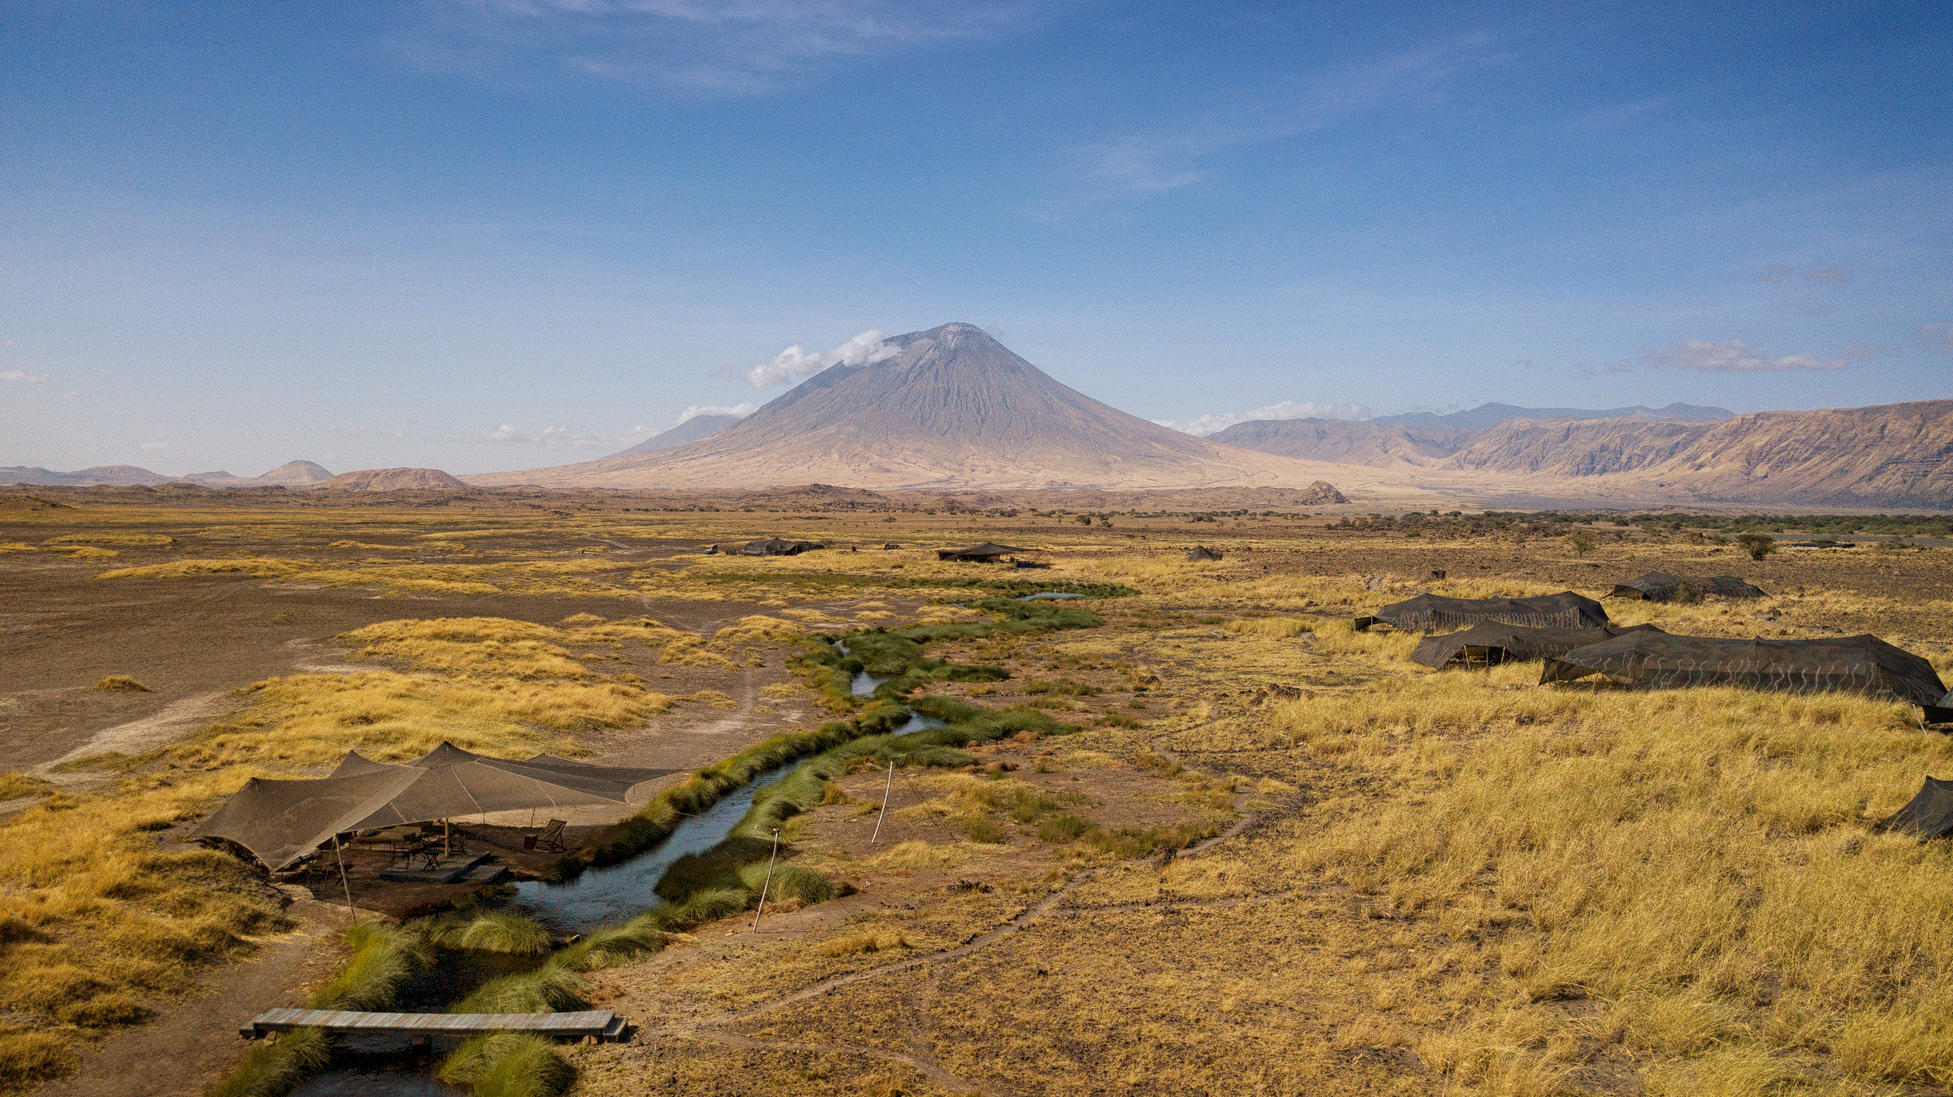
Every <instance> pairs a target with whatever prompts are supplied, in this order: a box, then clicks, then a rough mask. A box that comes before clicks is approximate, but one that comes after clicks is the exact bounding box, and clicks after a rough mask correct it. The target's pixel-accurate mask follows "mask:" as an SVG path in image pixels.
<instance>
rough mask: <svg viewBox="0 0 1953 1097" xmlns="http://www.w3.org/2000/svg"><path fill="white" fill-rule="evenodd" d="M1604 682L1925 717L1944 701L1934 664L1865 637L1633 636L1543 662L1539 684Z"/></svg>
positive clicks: (1590, 645)
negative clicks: (1846, 704) (1888, 703)
mask: <svg viewBox="0 0 1953 1097" xmlns="http://www.w3.org/2000/svg"><path fill="white" fill-rule="evenodd" d="M1594 674H1598V675H1603V676H1605V677H1606V678H1607V679H1608V680H1609V681H1612V682H1615V683H1617V684H1619V685H1624V686H1637V687H1643V688H1654V689H1663V688H1675V687H1684V686H1742V687H1745V688H1748V689H1761V690H1775V691H1778V692H1784V693H1823V692H1837V693H1856V694H1860V695H1863V696H1866V697H1873V698H1882V699H1886V700H1893V701H1905V702H1909V703H1911V704H1914V705H1918V706H1920V707H1921V708H1923V709H1926V710H1927V715H1928V718H1929V719H1930V718H1931V713H1932V710H1933V708H1935V707H1937V706H1938V705H1939V704H1940V699H1941V698H1942V697H1944V696H1945V695H1946V686H1945V685H1944V684H1943V683H1942V682H1941V681H1940V680H1939V674H1938V673H1937V672H1935V671H1934V670H1933V665H1932V664H1931V663H1928V662H1927V661H1926V660H1924V659H1922V658H1920V657H1919V656H1917V655H1914V654H1912V653H1911V652H1909V651H1906V650H1905V649H1903V648H1898V647H1894V646H1892V645H1891V644H1888V643H1886V642H1885V641H1883V640H1881V639H1879V638H1878V637H1876V636H1872V635H1869V634H1867V635H1862V636H1835V637H1829V636H1827V637H1817V638H1814V639H1805V640H1764V639H1760V638H1759V639H1754V640H1743V639H1728V638H1723V637H1717V636H1678V635H1675V634H1673V633H1667V632H1634V633H1629V634H1627V635H1624V636H1616V637H1614V638H1613V639H1611V640H1603V641H1601V642H1600V643H1597V644H1589V645H1587V646H1586V647H1581V648H1574V649H1573V650H1571V651H1568V652H1566V653H1564V654H1561V655H1559V656H1555V657H1552V658H1549V659H1547V660H1546V666H1545V668H1544V669H1543V671H1542V672H1541V674H1540V679H1539V680H1540V682H1541V684H1545V683H1547V682H1569V681H1574V680H1576V679H1579V678H1585V677H1587V676H1589V675H1594Z"/></svg>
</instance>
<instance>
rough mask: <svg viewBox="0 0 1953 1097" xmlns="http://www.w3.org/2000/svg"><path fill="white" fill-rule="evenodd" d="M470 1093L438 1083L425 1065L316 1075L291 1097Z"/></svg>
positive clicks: (457, 1095)
mask: <svg viewBox="0 0 1953 1097" xmlns="http://www.w3.org/2000/svg"><path fill="white" fill-rule="evenodd" d="M396 1061H397V1059H396ZM466 1093H467V1090H463V1089H453V1088H451V1087H448V1086H444V1085H442V1084H441V1083H439V1082H437V1081H435V1080H434V1078H433V1076H432V1075H430V1074H429V1073H427V1070H426V1069H425V1068H424V1067H422V1066H419V1065H416V1064H412V1063H401V1064H400V1065H399V1066H397V1067H389V1066H385V1065H381V1064H375V1065H373V1066H371V1067H366V1066H361V1067H341V1068H338V1069H334V1070H329V1071H326V1072H325V1073H324V1074H315V1075H313V1076H312V1077H311V1078H310V1079H308V1080H307V1081H306V1082H305V1084H304V1085H301V1086H299V1087H298V1088H297V1089H295V1090H292V1092H291V1097H464V1095H465V1094H466Z"/></svg>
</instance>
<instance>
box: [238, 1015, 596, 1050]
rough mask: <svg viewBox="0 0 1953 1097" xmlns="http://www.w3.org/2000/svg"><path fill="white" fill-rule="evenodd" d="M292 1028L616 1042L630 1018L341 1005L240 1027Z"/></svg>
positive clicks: (258, 1031) (260, 1018)
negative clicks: (385, 1010) (376, 1009)
mask: <svg viewBox="0 0 1953 1097" xmlns="http://www.w3.org/2000/svg"><path fill="white" fill-rule="evenodd" d="M296 1028H316V1029H323V1030H325V1031H326V1032H339V1033H360V1034H377V1033H393V1034H396V1035H400V1036H417V1037H432V1036H462V1037H467V1036H480V1035H482V1034H484V1033H489V1032H527V1033H533V1034H535V1035H537V1036H549V1037H554V1038H556V1039H559V1040H578V1039H581V1040H589V1041H598V1040H601V1041H604V1042H606V1043H610V1042H616V1041H620V1040H624V1039H628V1038H629V1033H630V1022H628V1021H626V1020H625V1019H624V1018H622V1017H619V1016H618V1015H617V1014H615V1013H612V1012H610V1011H609V1010H604V1009H592V1010H584V1011H582V1012H579V1013H358V1012H354V1011H351V1010H342V1009H268V1010H265V1011H264V1012H263V1013H260V1014H258V1015H257V1016H256V1017H254V1018H252V1019H251V1022H250V1023H249V1024H247V1025H245V1026H244V1027H243V1028H241V1029H239V1030H238V1031H239V1033H240V1034H241V1035H243V1036H244V1038H245V1039H247V1040H255V1039H257V1038H259V1037H261V1036H268V1035H271V1034H273V1033H277V1032H289V1031H290V1030H292V1029H296Z"/></svg>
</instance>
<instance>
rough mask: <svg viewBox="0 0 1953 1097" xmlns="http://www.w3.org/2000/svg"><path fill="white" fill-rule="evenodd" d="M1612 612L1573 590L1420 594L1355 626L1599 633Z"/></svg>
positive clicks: (1415, 629)
mask: <svg viewBox="0 0 1953 1097" xmlns="http://www.w3.org/2000/svg"><path fill="white" fill-rule="evenodd" d="M1606 623H1607V610H1606V609H1605V608H1604V607H1602V606H1601V604H1600V603H1599V602H1596V601H1594V600H1593V599H1592V598H1588V597H1585V596H1583V595H1579V594H1575V593H1574V592H1572V591H1570V590H1563V591H1561V592H1560V593H1558V594H1541V595H1536V596H1534V597H1531V598H1450V597H1447V596H1445V595H1442V594H1420V595H1418V596H1417V597H1415V598H1409V599H1406V600H1404V601H1402V602H1392V603H1391V604H1390V605H1387V606H1385V607H1383V608H1382V609H1380V610H1378V611H1376V612H1375V613H1374V614H1371V615H1369V616H1367V617H1358V618H1357V619H1356V621H1355V625H1356V630H1357V631H1358V632H1361V631H1363V630H1364V629H1367V628H1370V627H1371V626H1373V625H1388V626H1390V627H1391V628H1393V629H1397V630H1399V631H1402V632H1438V631H1441V630H1444V629H1462V628H1470V627H1471V626H1473V625H1481V624H1501V625H1524V626H1526V627H1528V628H1599V627H1600V626H1602V625H1605V624H1606Z"/></svg>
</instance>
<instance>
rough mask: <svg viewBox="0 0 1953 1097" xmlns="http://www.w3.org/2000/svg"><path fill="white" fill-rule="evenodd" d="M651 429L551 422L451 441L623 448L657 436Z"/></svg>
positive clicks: (458, 436)
mask: <svg viewBox="0 0 1953 1097" xmlns="http://www.w3.org/2000/svg"><path fill="white" fill-rule="evenodd" d="M656 433H657V431H656V430H653V429H651V428H649V427H642V426H641V427H638V428H636V429H635V430H632V431H630V432H629V433H626V434H615V433H608V432H604V431H593V430H584V429H582V428H581V427H577V426H573V425H571V424H570V423H566V422H565V423H551V424H550V425H548V426H546V427H523V426H517V425H515V424H514V423H503V424H501V425H500V426H495V427H490V428H488V429H487V430H482V431H476V432H475V433H473V434H453V435H449V436H448V437H447V438H446V441H450V442H496V443H506V444H510V445H522V446H542V447H544V448H546V449H621V448H623V447H625V446H629V445H631V444H633V443H635V442H642V441H643V440H644V439H646V438H648V437H650V436H651V435H653V434H656Z"/></svg>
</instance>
